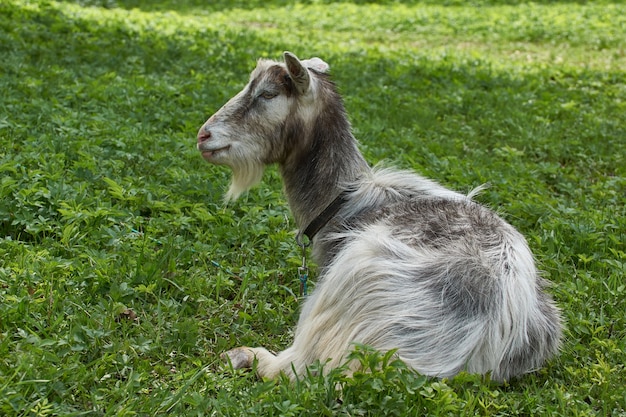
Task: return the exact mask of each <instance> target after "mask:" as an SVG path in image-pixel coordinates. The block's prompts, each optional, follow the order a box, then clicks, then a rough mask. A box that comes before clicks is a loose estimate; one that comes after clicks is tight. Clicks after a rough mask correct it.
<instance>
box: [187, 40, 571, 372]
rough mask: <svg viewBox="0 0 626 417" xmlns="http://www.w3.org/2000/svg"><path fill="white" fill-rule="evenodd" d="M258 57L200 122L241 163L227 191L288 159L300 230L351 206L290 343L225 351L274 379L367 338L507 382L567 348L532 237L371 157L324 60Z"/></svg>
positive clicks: (285, 168) (205, 144)
mask: <svg viewBox="0 0 626 417" xmlns="http://www.w3.org/2000/svg"><path fill="white" fill-rule="evenodd" d="M284 59H285V63H279V62H274V61H268V60H261V61H259V62H258V65H257V67H256V69H255V70H254V71H253V72H252V74H251V76H250V81H249V83H248V85H247V86H246V87H245V88H244V89H243V90H242V91H241V92H240V93H239V94H237V95H236V96H235V97H234V98H233V99H231V100H230V101H229V102H228V103H226V105H225V106H224V107H223V108H222V109H220V110H219V111H218V112H217V113H215V114H214V115H213V116H212V117H211V118H210V119H209V120H208V121H207V122H206V123H205V124H204V126H203V127H202V128H201V129H200V131H199V132H198V149H199V151H200V152H201V153H202V155H203V157H204V158H205V159H206V160H207V161H208V162H210V163H214V164H223V165H227V166H229V167H230V168H231V169H232V170H233V180H232V184H231V187H230V190H229V192H228V194H227V198H235V197H237V196H238V195H239V194H241V193H242V192H243V191H245V190H247V189H248V188H249V187H251V186H252V185H254V184H255V183H256V182H258V181H259V180H260V178H261V176H262V173H263V169H264V167H265V166H266V165H268V164H273V163H276V164H278V165H279V167H280V172H281V174H282V177H283V180H284V183H285V192H286V194H287V197H288V200H289V204H290V207H291V209H292V212H293V215H294V218H295V220H296V222H297V224H298V226H299V227H300V228H301V229H303V228H305V227H306V226H307V225H308V224H309V223H310V222H311V221H312V220H313V219H315V217H316V216H317V215H318V214H319V213H320V212H321V211H323V210H324V208H325V207H326V206H327V205H328V204H329V203H330V202H331V201H332V200H333V199H334V198H335V197H336V196H337V195H338V194H339V193H341V192H342V191H344V190H349V191H350V193H349V194H348V197H347V202H346V204H344V205H343V207H342V208H341V209H340V210H339V212H338V213H337V214H336V215H335V216H334V217H333V219H331V221H329V223H328V224H327V225H326V226H325V227H323V228H322V229H321V230H320V232H319V233H318V234H317V235H316V237H315V238H314V240H313V242H312V244H313V256H314V258H315V260H316V261H317V263H318V265H319V269H320V277H319V280H318V283H317V285H316V288H315V290H314V292H313V293H312V294H311V296H310V297H308V298H307V299H306V300H305V302H304V305H303V308H302V312H301V315H300V319H299V322H298V326H297V329H296V332H295V339H294V342H293V345H292V346H290V347H289V348H287V349H286V350H284V351H282V352H280V353H279V354H278V355H274V354H272V353H270V352H268V351H267V350H266V349H264V348H248V347H241V348H236V349H233V350H231V351H229V352H226V354H225V356H224V357H225V358H226V359H228V360H230V361H231V363H232V364H233V366H234V367H235V368H243V367H250V366H251V365H252V362H253V360H254V359H255V358H256V359H257V360H258V368H257V369H258V372H259V374H260V375H261V376H264V377H274V376H276V375H277V374H278V373H280V372H281V371H282V372H285V373H287V374H289V375H290V376H292V377H293V372H294V371H295V372H296V373H299V374H300V373H303V372H304V371H305V369H306V366H307V365H309V364H311V363H313V362H314V361H316V360H318V359H319V360H321V361H327V360H328V361H329V365H330V366H336V365H339V364H341V363H342V362H343V361H344V360H345V357H346V354H347V353H348V352H349V351H350V348H351V344H352V343H354V342H359V343H363V344H367V345H370V346H373V347H375V348H377V349H379V350H382V351H387V350H390V349H397V354H398V356H399V357H400V358H401V359H403V360H404V361H405V362H406V363H407V364H408V365H409V366H411V367H413V368H414V369H415V370H417V371H419V372H421V373H423V374H427V375H432V376H437V377H448V376H453V375H455V374H457V373H458V372H460V371H468V372H472V373H480V374H484V373H487V372H491V373H492V378H494V379H496V380H507V379H510V378H512V377H514V376H517V375H520V374H523V373H526V372H530V371H533V370H535V369H537V368H538V367H540V366H541V365H542V364H543V363H544V362H545V361H546V360H547V359H548V358H550V357H551V356H552V355H553V354H555V353H556V352H557V350H558V346H559V340H560V337H561V319H560V315H559V311H558V309H557V308H556V307H555V305H554V303H553V301H552V300H551V298H550V297H549V296H548V295H547V294H546V293H545V292H543V286H544V282H543V281H542V279H541V278H540V277H539V274H538V273H537V269H536V268H535V264H534V261H533V256H532V254H531V252H530V250H529V248H528V245H527V244H526V241H525V240H524V237H523V236H522V235H521V234H520V233H519V232H517V231H516V230H515V229H514V228H513V227H512V226H511V225H509V224H508V223H506V222H505V221H504V220H502V219H501V218H500V217H498V216H497V215H496V214H495V213H493V212H492V211H490V210H488V209H487V208H485V207H483V206H481V205H479V204H477V203H475V202H473V201H472V200H471V198H470V197H468V196H464V195H461V194H458V193H456V192H454V191H450V190H448V189H446V188H444V187H442V186H440V185H438V184H437V183H435V182H433V181H431V180H428V179H425V178H423V177H421V176H419V175H417V174H415V173H412V172H403V171H397V170H392V169H383V168H370V167H369V166H368V165H367V164H366V162H365V160H364V159H363V157H362V155H361V154H360V152H359V151H358V149H357V146H356V140H355V139H354V137H353V135H352V133H351V129H350V124H349V122H348V119H347V116H346V113H345V109H344V106H343V103H342V100H341V98H340V97H339V95H338V93H337V90H336V88H335V86H334V84H333V83H332V82H331V81H330V79H329V77H328V74H327V72H328V65H327V64H326V63H324V62H323V61H321V60H320V59H318V58H313V59H311V60H304V61H300V60H298V58H296V57H295V56H294V55H293V54H291V53H288V52H286V53H285V55H284Z"/></svg>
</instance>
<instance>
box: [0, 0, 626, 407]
mask: <svg viewBox="0 0 626 417" xmlns="http://www.w3.org/2000/svg"><path fill="white" fill-rule="evenodd" d="M284 50H289V51H292V52H294V53H295V54H296V55H298V56H299V57H300V58H309V57H312V56H319V57H321V58H323V59H324V60H325V61H327V62H328V63H329V64H330V66H331V71H332V74H333V77H334V79H335V81H336V83H337V84H338V86H339V89H340V90H341V92H342V94H343V96H344V99H345V104H346V107H347V110H348V112H349V115H350V119H351V122H352V124H353V127H354V131H355V135H356V136H357V138H358V139H359V141H360V147H361V149H362V151H363V153H364V155H365V157H366V158H367V160H368V161H369V162H370V163H371V164H375V163H378V162H380V161H383V162H384V163H385V164H387V165H392V166H398V167H401V168H404V169H414V170H416V171H418V172H420V173H421V174H423V175H425V176H428V177H430V178H433V179H435V180H437V181H438V182H440V183H442V184H444V185H446V186H448V187H450V188H452V189H455V190H458V191H461V192H468V191H470V190H471V189H473V188H475V187H477V186H479V185H481V184H488V185H489V187H488V188H487V189H486V190H485V191H484V192H482V193H481V194H480V195H479V196H478V197H477V200H478V201H480V202H482V203H483V204H485V205H487V206H489V207H492V208H494V209H495V210H496V211H498V212H499V213H501V214H502V216H503V217H504V218H506V219H507V220H508V221H509V222H510V223H512V224H513V225H514V226H516V227H517V228H518V229H519V230H520V231H521V232H522V233H523V234H524V235H525V236H526V237H527V239H528V242H529V244H530V246H531V247H532V249H533V251H534V253H535V256H536V259H537V262H538V265H539V267H540V269H541V270H542V271H543V275H544V276H545V277H546V278H547V279H548V280H549V281H551V282H552V286H551V287H550V288H549V292H550V293H551V294H552V295H553V296H554V298H555V300H556V302H557V303H558V305H559V306H560V307H561V309H562V311H563V317H564V320H565V325H566V331H565V334H564V340H563V346H562V349H561V352H560V354H559V355H558V356H557V357H555V358H554V359H553V360H551V361H550V362H549V363H548V364H547V365H546V366H545V367H543V368H542V369H539V370H537V371H536V372H534V373H532V374H529V375H526V376H524V377H521V378H518V379H515V380H512V381H509V382H507V383H504V384H496V383H494V382H492V381H490V380H489V377H488V376H487V377H480V376H476V375H467V374H461V375H459V376H457V377H455V378H453V379H444V380H437V379H432V378H426V377H423V376H420V375H418V374H416V373H414V372H413V371H411V370H409V369H407V368H406V367H405V366H404V365H403V364H402V363H401V362H399V361H397V360H395V359H394V357H393V356H391V355H385V354H381V353H378V352H375V351H372V350H371V349H369V348H367V347H365V346H355V349H354V352H353V354H352V357H353V358H354V359H355V360H358V361H361V362H362V364H363V367H364V371H363V372H357V373H356V374H354V375H352V376H350V377H348V376H345V375H344V374H343V373H342V372H341V371H342V369H341V368H339V369H335V370H329V369H326V370H325V374H322V373H321V372H318V371H319V370H320V368H323V367H324V364H323V363H321V364H320V363H317V364H313V365H312V368H311V371H310V372H309V373H308V374H307V375H301V376H300V378H299V379H298V381H297V382H295V383H293V384H289V383H288V382H287V381H286V380H285V378H281V379H279V380H278V381H263V380H260V379H259V378H258V377H257V376H256V375H255V373H254V372H247V371H233V370H232V369H228V366H227V365H224V364H223V363H222V361H221V360H220V358H219V354H220V353H221V352H223V351H225V350H228V349H230V348H233V347H236V346H239V345H251V346H265V347H267V348H269V349H272V350H275V351H279V350H282V349H284V348H286V347H287V346H289V345H290V343H291V340H292V338H293V329H294V325H295V322H296V320H297V317H298V313H299V307H300V303H301V300H300V297H299V281H298V278H297V267H298V266H299V263H300V262H301V258H300V255H299V248H298V247H297V245H296V244H295V241H294V236H295V233H294V231H295V229H296V225H295V224H294V222H293V219H292V218H291V215H290V212H289V209H288V207H287V204H286V201H285V198H284V196H283V194H282V191H281V180H280V177H279V175H278V172H277V170H276V169H275V168H273V167H270V168H268V170H267V172H266V173H265V177H264V180H263V182H262V184H260V185H259V186H257V187H255V188H254V189H252V190H251V191H250V192H248V193H247V194H246V195H244V196H243V197H242V198H240V199H239V200H237V201H235V202H231V203H229V204H225V203H223V194H224V192H225V190H226V189H227V187H228V181H229V175H230V173H229V171H228V170H227V169H226V168H223V167H215V166H211V165H209V164H207V163H206V162H205V161H204V160H203V159H202V158H201V157H200V155H199V154H198V152H197V151H196V147H195V146H196V132H197V130H198V128H199V127H200V126H201V125H202V124H203V123H204V121H205V120H206V119H207V118H208V117H209V116H210V115H211V114H212V113H213V112H215V111H216V110H217V109H219V108H220V106H221V105H222V104H223V103H225V102H226V101H227V100H228V99H229V98H230V97H232V96H233V95H234V94H236V93H237V92H238V91H239V90H240V89H241V88H242V87H243V86H244V85H245V84H246V82H247V79H248V74H249V72H250V71H251V70H252V68H254V66H255V62H256V60H257V59H258V58H259V57H265V58H274V59H280V58H281V55H282V52H283V51H284ZM625 155H626V4H624V3H622V2H618V1H615V2H611V1H598V2H591V1H590V2H585V1H578V2H577V1H572V2H566V1H562V2H560V1H554V2H551V1H540V0H539V1H536V2H533V3H527V2H522V1H505V0H503V1H497V0H493V1H489V0H485V1H469V2H465V1H461V0H450V1H441V2H438V1H434V0H433V1H383V2H370V1H364V0H354V1H353V2H344V1H337V2H330V1H315V0H311V1H302V2H299V3H293V2H289V1H286V0H274V1H260V0H252V1H243V0H236V1H232V2H231V1H226V0H222V1H212V2H211V1H200V0H183V1H174V0H156V1H139V0H83V1H69V0H68V1H52V0H24V1H18V0H0V415H6V416H42V417H43V416H160V415H174V416H246V415H262V416H335V415H338V416H386V415H389V416H460V415H463V416H474V415H476V416H622V417H623V416H626V383H625V381H626V369H625V363H626V353H625V352H626V160H625ZM312 281H313V282H312V283H311V284H310V285H311V286H313V287H314V282H315V274H313V277H312Z"/></svg>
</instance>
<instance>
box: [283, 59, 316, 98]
mask: <svg viewBox="0 0 626 417" xmlns="http://www.w3.org/2000/svg"><path fill="white" fill-rule="evenodd" d="M283 56H284V58H285V64H287V72H288V73H289V76H290V77H291V79H292V80H293V82H294V83H295V84H296V88H297V90H298V92H299V93H300V94H304V93H306V92H307V90H308V89H309V84H310V83H311V77H310V75H309V70H307V69H306V67H305V66H304V65H302V62H300V60H299V59H298V57H297V56H295V55H294V54H292V53H291V52H287V51H285V53H284V54H283Z"/></svg>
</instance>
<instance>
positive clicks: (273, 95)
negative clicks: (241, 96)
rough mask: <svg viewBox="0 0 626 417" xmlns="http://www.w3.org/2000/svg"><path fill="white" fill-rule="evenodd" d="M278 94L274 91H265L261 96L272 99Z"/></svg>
mask: <svg viewBox="0 0 626 417" xmlns="http://www.w3.org/2000/svg"><path fill="white" fill-rule="evenodd" d="M277 95H278V93H275V92H273V91H263V92H262V93H261V94H260V96H259V97H261V98H264V99H265V100H271V99H273V98H274V97H276V96H277Z"/></svg>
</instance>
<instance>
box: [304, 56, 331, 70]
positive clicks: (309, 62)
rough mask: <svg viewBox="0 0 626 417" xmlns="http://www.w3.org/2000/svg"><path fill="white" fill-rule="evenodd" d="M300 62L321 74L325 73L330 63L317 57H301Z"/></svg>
mask: <svg viewBox="0 0 626 417" xmlns="http://www.w3.org/2000/svg"><path fill="white" fill-rule="evenodd" d="M300 62H302V65H304V66H305V67H307V68H309V69H312V70H315V71H317V72H321V73H323V74H325V73H327V72H328V71H329V70H330V65H328V64H327V63H326V62H324V61H322V60H321V59H319V58H318V57H315V58H311V59H303V60H302V61H300Z"/></svg>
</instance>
